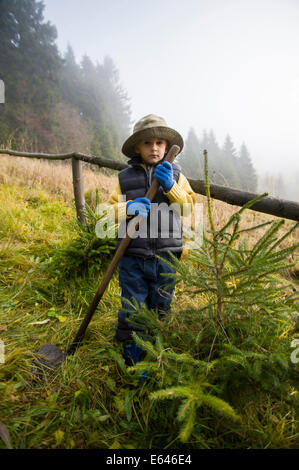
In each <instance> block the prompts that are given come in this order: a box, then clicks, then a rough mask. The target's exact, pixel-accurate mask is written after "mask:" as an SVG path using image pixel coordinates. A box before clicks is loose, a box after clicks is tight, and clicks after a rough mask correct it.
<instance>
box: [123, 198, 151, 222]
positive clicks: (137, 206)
mask: <svg viewBox="0 0 299 470" xmlns="http://www.w3.org/2000/svg"><path fill="white" fill-rule="evenodd" d="M150 208H151V201H150V200H149V199H148V198H147V197H138V198H137V199H134V201H129V202H128V203H127V215H138V214H140V215H142V217H147V216H148V213H149V211H150Z"/></svg>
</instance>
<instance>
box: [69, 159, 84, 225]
mask: <svg viewBox="0 0 299 470" xmlns="http://www.w3.org/2000/svg"><path fill="white" fill-rule="evenodd" d="M72 172H73V186H74V195H75V205H76V213H77V219H78V220H79V222H81V224H83V225H85V224H86V218H85V215H84V212H83V211H84V209H85V199H84V188H83V175H82V163H81V161H80V160H77V158H74V157H73V158H72Z"/></svg>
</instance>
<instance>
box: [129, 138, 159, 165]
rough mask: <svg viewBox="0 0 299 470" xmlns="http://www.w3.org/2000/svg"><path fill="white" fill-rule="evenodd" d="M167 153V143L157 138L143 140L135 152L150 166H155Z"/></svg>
mask: <svg viewBox="0 0 299 470" xmlns="http://www.w3.org/2000/svg"><path fill="white" fill-rule="evenodd" d="M166 151H167V141H166V140H165V139H158V138H156V137H153V138H150V139H147V140H142V141H141V142H139V143H138V144H137V145H136V146H135V152H136V153H137V154H138V155H140V156H141V158H142V160H143V161H144V162H145V163H147V164H148V165H155V164H156V163H158V162H159V161H160V160H162V159H163V158H164V155H165V153H166Z"/></svg>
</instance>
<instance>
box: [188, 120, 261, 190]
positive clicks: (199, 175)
mask: <svg viewBox="0 0 299 470" xmlns="http://www.w3.org/2000/svg"><path fill="white" fill-rule="evenodd" d="M204 149H207V150H208V156H209V177H210V181H211V182H212V183H215V184H220V185H223V186H230V187H233V188H237V189H243V190H245V191H252V192H256V191H257V174H256V171H255V169H254V166H253V164H252V161H251V158H250V155H249V152H248V150H247V147H246V145H245V144H244V143H243V144H242V146H241V148H240V150H239V151H237V150H236V149H235V147H234V144H233V142H232V139H231V137H230V136H229V135H227V137H226V139H225V141H224V144H223V146H222V147H220V146H219V145H218V143H217V140H216V137H215V134H214V132H213V131H212V130H211V131H210V132H209V133H208V132H206V131H204V132H203V134H202V137H201V138H199V137H198V136H197V135H196V133H195V131H194V129H190V131H189V133H188V136H187V139H186V141H185V147H184V150H183V152H182V155H181V157H180V158H179V163H180V165H181V166H182V169H183V171H184V173H185V174H186V176H189V177H190V178H193V179H204V166H203V150H204Z"/></svg>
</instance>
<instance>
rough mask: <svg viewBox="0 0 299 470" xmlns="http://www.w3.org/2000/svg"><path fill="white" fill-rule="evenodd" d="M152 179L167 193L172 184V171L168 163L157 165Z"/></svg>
mask: <svg viewBox="0 0 299 470" xmlns="http://www.w3.org/2000/svg"><path fill="white" fill-rule="evenodd" d="M154 177H155V178H157V180H158V181H159V183H160V184H161V186H162V188H163V189H164V191H169V190H170V189H171V188H172V186H173V184H174V179H173V170H172V165H171V164H170V163H169V162H163V163H160V164H159V165H157V168H156V171H155V173H154Z"/></svg>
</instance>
